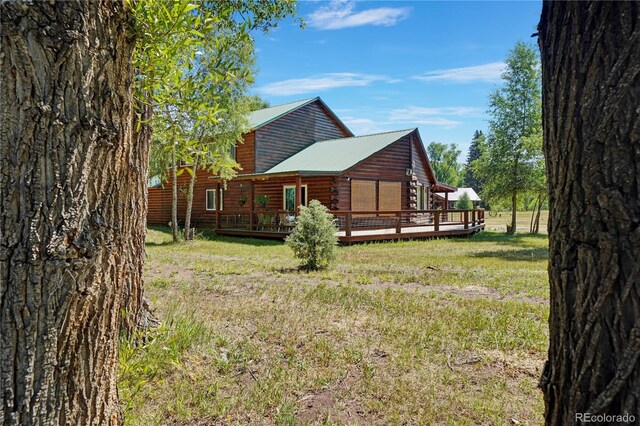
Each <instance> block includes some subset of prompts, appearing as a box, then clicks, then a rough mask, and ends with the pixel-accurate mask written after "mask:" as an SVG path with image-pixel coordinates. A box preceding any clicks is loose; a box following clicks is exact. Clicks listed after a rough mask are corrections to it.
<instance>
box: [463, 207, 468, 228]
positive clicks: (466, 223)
mask: <svg viewBox="0 0 640 426" xmlns="http://www.w3.org/2000/svg"><path fill="white" fill-rule="evenodd" d="M464 229H469V210H465V211H464Z"/></svg>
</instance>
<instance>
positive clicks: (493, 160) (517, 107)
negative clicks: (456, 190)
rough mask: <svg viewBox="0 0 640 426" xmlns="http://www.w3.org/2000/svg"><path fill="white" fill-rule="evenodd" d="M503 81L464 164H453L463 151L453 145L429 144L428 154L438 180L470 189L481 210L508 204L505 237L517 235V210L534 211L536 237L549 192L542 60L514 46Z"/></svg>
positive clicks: (529, 48)
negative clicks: (476, 195)
mask: <svg viewBox="0 0 640 426" xmlns="http://www.w3.org/2000/svg"><path fill="white" fill-rule="evenodd" d="M502 79H503V84H502V86H501V87H499V88H497V89H496V90H495V91H494V92H493V93H491V95H490V97H489V117H490V118H489V129H488V133H487V134H486V135H485V134H484V133H483V132H482V131H481V130H476V132H475V133H474V135H473V139H472V140H471V145H470V147H469V152H468V155H467V161H466V163H465V164H464V165H462V164H460V163H458V161H457V159H458V156H459V155H460V153H461V151H460V150H459V149H458V147H457V146H456V145H455V144H450V145H445V144H443V143H439V142H431V143H430V144H428V145H427V153H428V155H429V159H430V161H431V165H432V166H433V169H434V172H435V174H436V178H437V179H438V180H439V181H441V182H445V183H448V184H450V185H454V186H464V187H471V188H473V189H474V190H476V191H477V192H479V194H480V196H481V198H482V199H483V206H484V207H488V208H492V209H498V208H501V207H502V206H506V205H508V206H509V208H510V209H511V224H510V225H507V233H514V232H515V230H516V218H517V210H518V209H519V208H520V207H524V209H525V210H529V209H532V210H533V211H534V214H533V216H532V221H531V224H530V232H532V233H537V232H538V230H539V223H540V211H541V209H542V207H543V206H545V205H546V204H545V203H546V192H547V188H546V177H545V164H544V158H543V153H542V107H541V105H542V103H541V75H540V60H539V58H538V54H537V52H536V50H535V49H534V47H533V46H530V45H527V44H525V43H522V42H518V43H516V45H515V46H514V48H513V49H512V50H511V51H510V53H509V56H508V57H507V60H506V68H505V71H504V72H503V73H502Z"/></svg>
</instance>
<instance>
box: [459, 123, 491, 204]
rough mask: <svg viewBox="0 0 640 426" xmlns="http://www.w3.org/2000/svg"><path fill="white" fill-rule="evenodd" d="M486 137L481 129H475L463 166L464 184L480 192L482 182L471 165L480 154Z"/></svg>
mask: <svg viewBox="0 0 640 426" xmlns="http://www.w3.org/2000/svg"><path fill="white" fill-rule="evenodd" d="M485 143H486V138H485V135H484V133H482V130H476V131H475V133H474V134H473V139H472V140H471V145H470V146H469V153H468V154H467V162H466V164H465V168H464V181H463V183H464V186H466V187H469V188H473V189H474V190H475V191H476V192H478V193H480V192H482V188H483V182H482V179H480V177H479V176H477V173H476V171H475V169H474V167H473V162H474V161H476V160H477V159H478V158H480V156H481V155H482V150H483V148H484V146H485Z"/></svg>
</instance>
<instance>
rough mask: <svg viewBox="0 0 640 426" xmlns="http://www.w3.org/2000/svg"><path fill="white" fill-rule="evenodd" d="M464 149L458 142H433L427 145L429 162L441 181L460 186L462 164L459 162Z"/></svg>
mask: <svg viewBox="0 0 640 426" xmlns="http://www.w3.org/2000/svg"><path fill="white" fill-rule="evenodd" d="M461 152H462V151H460V150H459V149H458V146H457V145H456V144H453V143H452V144H451V145H448V146H447V145H446V144H443V143H440V142H431V143H430V144H429V145H427V155H428V156H429V162H430V163H431V167H432V168H433V172H434V173H435V174H436V179H437V180H438V181H439V182H443V183H447V184H449V185H453V186H458V185H459V184H460V182H461V176H462V165H461V164H460V163H458V156H459V155H460V153H461Z"/></svg>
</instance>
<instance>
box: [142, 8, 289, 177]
mask: <svg viewBox="0 0 640 426" xmlns="http://www.w3.org/2000/svg"><path fill="white" fill-rule="evenodd" d="M131 5H132V7H131V8H132V17H133V24H134V27H135V32H136V36H137V45H138V47H137V50H136V54H135V56H134V67H135V70H136V78H135V82H136V87H135V88H136V93H135V96H136V100H137V105H138V114H139V119H138V123H139V125H140V124H141V125H144V126H152V128H153V131H154V133H155V138H154V141H155V143H154V144H152V147H151V162H150V171H151V175H163V176H164V175H165V174H166V171H167V166H169V165H170V163H171V160H170V159H171V157H172V156H174V155H175V156H176V158H177V160H178V161H181V162H184V163H187V164H193V162H194V158H195V157H199V158H200V160H201V161H200V165H201V167H202V168H209V169H211V170H212V171H213V172H214V173H219V174H220V175H221V176H223V177H224V178H231V177H233V176H234V175H235V170H236V169H237V168H238V164H237V163H236V162H235V161H234V159H233V158H232V156H231V155H230V153H231V148H232V146H234V145H235V143H236V142H237V141H238V140H239V138H240V136H241V134H242V133H243V132H244V131H245V130H246V129H247V122H246V114H247V113H248V112H249V111H251V108H252V105H255V104H256V100H255V99H253V98H252V99H249V100H247V99H245V98H246V95H247V91H248V86H249V85H250V84H251V83H252V82H253V67H254V62H255V58H254V48H253V39H252V38H251V36H250V32H251V31H253V30H262V31H268V30H269V29H270V28H273V27H275V26H276V24H277V22H278V21H279V20H281V19H283V18H285V17H286V16H289V15H293V14H295V12H296V3H295V1H294V0H284V1H280V0H268V1H259V0H243V1H239V0H216V1H201V2H195V1H191V0H174V1H169V0H145V1H137V2H133V1H132V2H131ZM143 106H144V107H146V109H147V112H146V113H145V114H143V113H142V112H143V110H145V108H143ZM149 110H150V112H149ZM138 130H140V129H138ZM149 133H150V132H149Z"/></svg>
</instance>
